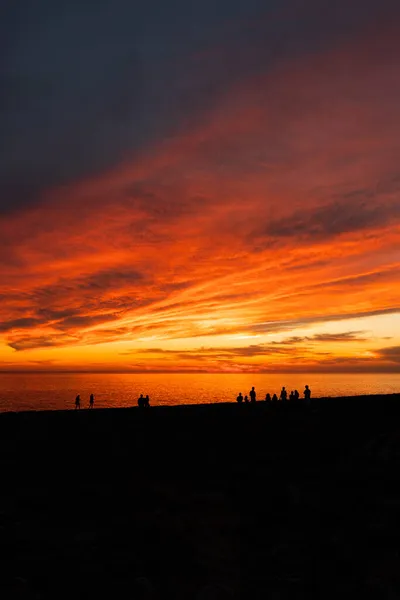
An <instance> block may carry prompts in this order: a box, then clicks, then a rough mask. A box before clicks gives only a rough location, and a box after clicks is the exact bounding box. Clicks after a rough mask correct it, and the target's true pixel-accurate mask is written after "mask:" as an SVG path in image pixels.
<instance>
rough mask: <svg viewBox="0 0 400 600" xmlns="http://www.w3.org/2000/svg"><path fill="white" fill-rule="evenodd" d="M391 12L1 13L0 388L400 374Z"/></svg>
mask: <svg viewBox="0 0 400 600" xmlns="http://www.w3.org/2000/svg"><path fill="white" fill-rule="evenodd" d="M399 40H400V5H399V3H398V1H395V0H379V1H378V0H362V1H361V0H352V1H351V2H348V1H347V0H346V1H344V0H336V1H335V2H331V1H330V0H329V1H328V0H302V1H300V0H247V1H246V2H243V1H239V0H202V2H191V1H188V0H171V1H170V2H164V1H163V0H148V1H147V2H146V3H139V2H132V1H131V0H112V1H111V0H97V1H96V2H89V1H85V0H58V1H57V2H55V1H54V0H36V1H35V2H31V1H29V0H3V2H2V3H1V7H0V92H1V93H0V274H1V277H0V369H3V370H10V369H29V370H30V369H32V370H43V369H45V370H47V369H54V370H63V369H80V370H121V371H124V370H127V371H197V370H200V371H211V372H214V371H223V372H226V371H234V372H246V371H261V372H262V371H276V370H293V371H298V370H307V371H310V370H326V371H332V370H337V371H363V370H367V371H399V370H400V283H399V281H400V41H399Z"/></svg>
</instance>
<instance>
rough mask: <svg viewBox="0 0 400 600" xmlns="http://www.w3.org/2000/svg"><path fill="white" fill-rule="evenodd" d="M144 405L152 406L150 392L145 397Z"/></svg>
mask: <svg viewBox="0 0 400 600" xmlns="http://www.w3.org/2000/svg"><path fill="white" fill-rule="evenodd" d="M144 406H145V407H146V408H149V406H150V398H149V395H148V394H147V396H146V397H145V399H144Z"/></svg>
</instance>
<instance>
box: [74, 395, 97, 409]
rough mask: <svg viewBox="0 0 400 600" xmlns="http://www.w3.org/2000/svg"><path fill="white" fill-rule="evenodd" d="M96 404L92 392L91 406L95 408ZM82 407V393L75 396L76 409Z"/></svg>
mask: <svg viewBox="0 0 400 600" xmlns="http://www.w3.org/2000/svg"><path fill="white" fill-rule="evenodd" d="M93 406H94V395H93V394H90V398H89V408H93ZM80 408H81V396H80V394H78V395H77V397H76V398H75V410H80Z"/></svg>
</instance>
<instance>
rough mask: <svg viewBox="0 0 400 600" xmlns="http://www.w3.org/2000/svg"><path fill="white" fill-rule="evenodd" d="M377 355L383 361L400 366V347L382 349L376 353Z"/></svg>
mask: <svg viewBox="0 0 400 600" xmlns="http://www.w3.org/2000/svg"><path fill="white" fill-rule="evenodd" d="M376 354H378V355H379V357H380V358H381V359H383V360H387V361H389V362H393V363H399V365H400V346H389V348H381V349H380V350H377V351H376Z"/></svg>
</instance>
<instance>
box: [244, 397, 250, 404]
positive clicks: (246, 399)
mask: <svg viewBox="0 0 400 600" xmlns="http://www.w3.org/2000/svg"><path fill="white" fill-rule="evenodd" d="M244 401H245V403H246V404H247V403H248V401H249V399H248V397H247V396H245V397H244Z"/></svg>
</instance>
